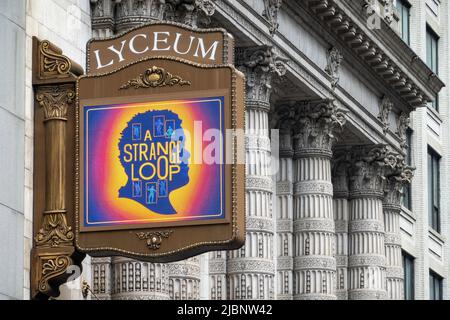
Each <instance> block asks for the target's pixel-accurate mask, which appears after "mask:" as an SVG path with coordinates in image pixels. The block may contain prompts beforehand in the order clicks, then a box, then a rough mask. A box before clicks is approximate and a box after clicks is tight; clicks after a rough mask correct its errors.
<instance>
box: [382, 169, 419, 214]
mask: <svg viewBox="0 0 450 320" xmlns="http://www.w3.org/2000/svg"><path fill="white" fill-rule="evenodd" d="M414 170H415V168H413V167H410V166H407V165H405V163H404V161H402V162H401V163H399V164H398V166H397V170H395V172H394V173H393V174H391V175H390V176H388V177H387V179H386V186H385V189H384V191H385V198H384V204H385V205H387V206H395V207H397V208H400V206H401V197H402V195H403V188H404V187H405V186H406V185H408V184H410V183H411V181H412V178H413V176H414Z"/></svg>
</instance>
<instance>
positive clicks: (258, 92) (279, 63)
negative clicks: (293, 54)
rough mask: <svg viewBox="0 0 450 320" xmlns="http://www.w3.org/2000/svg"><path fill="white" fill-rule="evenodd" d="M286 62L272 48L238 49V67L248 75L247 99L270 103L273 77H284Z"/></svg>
mask: <svg viewBox="0 0 450 320" xmlns="http://www.w3.org/2000/svg"><path fill="white" fill-rule="evenodd" d="M286 62H287V59H284V58H281V57H279V56H278V55H277V54H276V53H275V52H274V50H273V48H272V47H270V46H260V47H248V48H237V49H236V65H237V66H238V68H239V69H240V70H241V71H242V72H244V73H245V75H246V81H247V99H248V100H259V101H263V102H265V103H268V102H269V98H270V94H271V93H272V76H273V75H276V76H284V75H285V74H286Z"/></svg>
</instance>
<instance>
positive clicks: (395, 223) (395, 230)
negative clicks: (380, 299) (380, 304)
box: [383, 157, 413, 300]
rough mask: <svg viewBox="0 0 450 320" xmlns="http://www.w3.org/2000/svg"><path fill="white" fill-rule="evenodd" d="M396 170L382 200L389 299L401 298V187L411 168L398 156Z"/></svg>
mask: <svg viewBox="0 0 450 320" xmlns="http://www.w3.org/2000/svg"><path fill="white" fill-rule="evenodd" d="M398 159H399V162H398V165H397V166H396V168H395V169H396V170H395V171H394V172H392V174H391V175H390V176H389V177H388V178H387V179H386V187H385V198H384V202H383V212H384V228H385V231H386V235H385V238H384V246H385V252H386V285H387V288H386V289H387V296H388V299H390V300H403V294H404V292H403V285H404V275H403V261H402V247H401V236H400V211H401V196H402V189H403V187H404V186H405V185H406V184H408V183H411V179H412V175H413V174H412V170H411V168H410V167H408V166H405V165H404V161H403V158H402V157H399V158H398Z"/></svg>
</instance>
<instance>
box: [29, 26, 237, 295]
mask: <svg viewBox="0 0 450 320" xmlns="http://www.w3.org/2000/svg"><path fill="white" fill-rule="evenodd" d="M42 43H43V42H39V41H38V40H35V49H38V48H39V47H40V48H41V49H42ZM233 51H234V48H233V39H232V38H231V36H230V35H229V34H227V33H226V32H225V31H224V30H222V29H212V30H199V29H191V28H187V27H184V26H181V25H177V24H166V23H159V24H150V25H146V26H143V27H141V28H137V29H133V30H131V31H129V32H128V33H126V34H123V35H121V36H119V37H117V38H112V39H107V40H92V41H90V42H89V43H88V49H87V70H88V73H87V74H86V75H75V74H74V72H73V67H72V66H69V70H71V71H69V72H68V73H69V74H70V77H69V78H70V79H71V81H69V82H72V84H73V92H72V91H71V94H72V96H71V101H72V100H73V102H71V104H72V105H73V107H72V109H70V110H69V111H68V112H67V117H66V118H65V119H62V120H63V121H59V122H58V120H57V119H56V120H55V121H56V122H55V123H58V124H57V125H56V126H57V127H58V128H59V127H61V126H67V128H66V129H65V131H66V132H65V134H66V135H67V137H66V138H65V139H63V140H64V141H70V139H71V137H72V139H73V137H75V139H74V140H72V141H70V143H68V144H67V145H66V148H63V149H64V150H65V151H64V152H62V153H63V156H61V157H60V158H59V160H61V159H63V158H65V159H73V164H72V165H69V166H66V167H65V168H62V169H61V170H63V169H66V171H65V172H64V174H63V175H65V176H64V180H65V181H61V179H59V183H60V184H61V186H63V185H65V186H66V188H65V191H66V192H67V193H69V194H65V195H60V197H62V198H64V199H67V200H68V201H67V202H69V203H68V204H67V205H65V207H66V208H63V205H60V207H61V208H57V207H54V206H53V207H52V208H47V207H48V203H47V202H46V201H39V200H36V201H35V210H36V209H37V210H41V209H42V210H43V211H44V212H47V213H46V214H45V215H46V216H48V217H49V215H51V214H52V212H53V213H58V217H59V218H64V219H66V221H67V223H66V224H67V226H66V227H67V228H66V229H64V231H67V230H70V236H71V237H70V239H69V241H68V242H67V243H66V245H69V244H71V246H73V250H74V252H73V253H71V254H68V256H69V257H70V259H72V263H74V261H75V260H76V259H74V258H73V257H74V254H79V255H83V254H89V255H92V256H111V255H120V256H127V257H131V258H136V259H140V260H145V261H150V262H170V261H176V260H180V259H184V258H187V257H190V256H193V255H196V254H199V253H203V252H206V251H211V250H224V249H236V248H239V247H240V246H242V244H243V242H244V235H245V229H244V228H245V223H244V216H245V202H244V201H245V200H244V191H243V190H244V179H245V177H244V175H245V168H244V163H243V159H244V155H243V150H244V147H243V145H240V146H238V139H237V136H236V132H237V131H239V130H241V131H242V130H243V128H244V79H243V75H242V74H241V73H240V72H239V71H237V70H236V69H235V68H234V66H232V65H231V64H229V63H228V62H229V59H230V60H232V57H233ZM44 53H45V50H44V51H43V50H40V54H41V55H44V59H40V58H39V57H37V58H36V60H35V64H37V65H39V63H40V61H47V62H48V61H49V60H48V57H49V56H50V57H51V55H48V56H45V54H44ZM50 53H51V54H53V55H55V54H56V55H57V54H58V53H59V54H60V52H58V50H57V49H55V48H54V50H53V51H51V52H50ZM56 55H55V56H56ZM62 57H63V56H62ZM41 58H42V57H41ZM67 61H68V62H70V60H69V59H68V60H67ZM56 65H58V64H56ZM35 69H36V68H35ZM41 69H42V68H41ZM54 70H56V71H57V73H56V74H55V75H56V76H55V77H53V78H54V79H56V81H55V83H57V84H58V88H60V87H61V86H62V84H60V82H61V76H60V74H59V72H58V69H57V68H56V69H54ZM36 71H38V70H36ZM41 71H42V70H41ZM36 73H38V72H36ZM62 74H64V72H63V73H62ZM50 78H52V77H50ZM41 82H42V79H41V78H39V77H38V76H36V81H35V87H38V86H39V85H40V84H41ZM44 82H45V81H44ZM63 82H67V81H63ZM55 85H56V84H55ZM64 85H65V86H67V84H64ZM65 97H66V96H65ZM65 99H66V98H65ZM68 104H69V103H68ZM40 105H41V106H42V104H40ZM69 108H70V106H69ZM39 110H41V109H39ZM41 111H42V110H41ZM37 117H38V118H39V115H38V116H37ZM57 118H58V117H57ZM60 120H61V119H60ZM44 122H45V121H44ZM40 125H41V127H42V128H43V129H42V132H41V133H42V134H41V135H39V134H37V136H36V137H37V140H38V139H39V137H40V136H42V137H45V134H44V131H45V130H46V129H48V127H49V126H48V124H46V125H44V126H42V124H40ZM36 130H38V131H39V127H37V129H36ZM52 130H53V129H52ZM53 133H54V131H53ZM51 134H52V133H51ZM48 139H50V140H51V139H52V138H49V137H48V136H47V139H44V141H45V143H47V144H50V143H51V142H50V143H49V140H48ZM36 143H38V142H36ZM60 147H63V146H60ZM46 148H47V145H46ZM48 148H50V146H48ZM47 151H48V149H47ZM50 152H52V151H50ZM59 152H61V150H59ZM41 153H42V152H41ZM53 153H54V152H53ZM39 158H41V159H45V156H43V155H41V154H40V151H39V147H38V150H37V159H35V161H39ZM239 160H240V161H239ZM54 165H55V163H53V164H52V166H54ZM59 166H61V165H59ZM62 167H64V166H62ZM70 169H73V171H72V172H71V170H70ZM44 172H46V174H47V175H50V176H51V177H50V178H49V177H48V176H47V177H44V176H43V175H38V176H35V186H37V187H39V185H42V186H43V188H44V187H45V186H50V185H51V184H52V183H53V184H54V183H55V181H58V177H55V173H54V170H53V171H52V170H51V168H49V169H48V171H45V170H44ZM66 177H67V178H66ZM59 178H61V177H59ZM49 179H50V180H52V181H53V182H50V183H49V182H48V181H47V180H49ZM50 188H51V187H50ZM62 189H64V188H62ZM57 203H60V202H58V201H55V205H56V204H57ZM48 209H51V210H48ZM55 209H56V210H55ZM72 209H73V210H72ZM58 210H59V211H58ZM55 217H56V216H55ZM38 221H39V222H38V223H40V224H41V225H42V223H44V224H45V223H46V221H47V220H45V219H44V220H42V219H38ZM50 225H51V224H50ZM45 228H49V226H44V227H43V229H45ZM50 228H51V226H50ZM58 228H59V230H60V231H61V230H63V229H62V228H61V226H58ZM63 234H65V235H67V233H65V232H63ZM55 235H56V236H58V233H55ZM56 247H57V246H56ZM47 251H48V250H47ZM34 252H35V255H37V257H36V259H37V260H38V268H39V265H40V266H41V268H42V267H43V265H44V263H45V261H44V262H43V261H41V260H42V255H44V254H46V253H47V252H46V251H45V250H44V249H43V248H42V247H41V246H40V245H39V243H38V242H37V241H36V242H35V248H34ZM55 262H57V261H56V260H55ZM38 271H39V270H38ZM34 276H35V278H36V281H37V282H38V283H39V274H37V273H36V272H34ZM42 276H43V274H41V278H42ZM40 280H42V279H40ZM41 282H42V281H41ZM45 282H46V283H47V287H51V279H46V280H45ZM49 283H50V285H49ZM47 289H48V288H47ZM39 290H40V289H38V291H39ZM44 291H45V290H44ZM47 295H51V294H48V293H47Z"/></svg>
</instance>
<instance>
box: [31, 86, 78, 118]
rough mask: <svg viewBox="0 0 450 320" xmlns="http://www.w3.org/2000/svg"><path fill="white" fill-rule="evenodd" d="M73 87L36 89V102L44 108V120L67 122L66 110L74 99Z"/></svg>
mask: <svg viewBox="0 0 450 320" xmlns="http://www.w3.org/2000/svg"><path fill="white" fill-rule="evenodd" d="M75 97H76V96H75V92H74V90H73V85H71V84H69V85H59V86H43V87H38V89H37V93H36V100H37V102H38V103H39V105H40V106H41V107H43V108H44V120H45V121H49V120H63V121H66V120H67V108H68V107H69V105H70V104H71V103H72V102H73V101H74V99H75Z"/></svg>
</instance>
